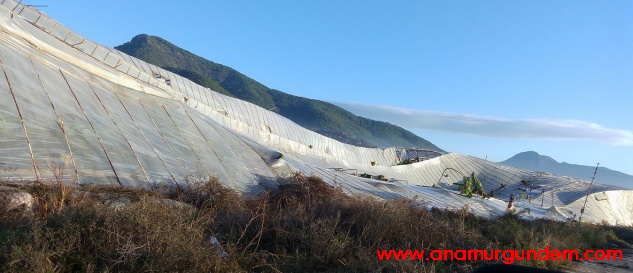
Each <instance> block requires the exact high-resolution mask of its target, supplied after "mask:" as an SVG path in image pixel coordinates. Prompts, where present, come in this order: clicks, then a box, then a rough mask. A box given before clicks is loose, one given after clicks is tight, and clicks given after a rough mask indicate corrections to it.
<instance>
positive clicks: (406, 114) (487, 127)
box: [334, 102, 633, 146]
mask: <svg viewBox="0 0 633 273" xmlns="http://www.w3.org/2000/svg"><path fill="white" fill-rule="evenodd" d="M334 104H336V105H338V106H340V107H343V108H345V109H347V110H348V111H350V112H352V113H354V114H356V115H359V116H363V117H367V118H371V119H376V120H382V121H386V122H389V123H392V124H395V125H398V126H401V127H404V128H408V129H426V130H434V131H441V132H448V133H460V134H470V135H478V136H484V137H493V138H523V139H544V140H587V141H594V142H600V143H608V144H612V145H618V146H633V131H626V130H618V129H611V128H606V127H603V126H601V125H599V124H595V123H589V122H585V121H579V120H560V119H506V118H498V117H486V116H476V115H468V114H455V113H442V112H431V111H420V110H410V109H403V108H397V107H391V106H380V105H370V104H363V103H355V102H335V103H334Z"/></svg>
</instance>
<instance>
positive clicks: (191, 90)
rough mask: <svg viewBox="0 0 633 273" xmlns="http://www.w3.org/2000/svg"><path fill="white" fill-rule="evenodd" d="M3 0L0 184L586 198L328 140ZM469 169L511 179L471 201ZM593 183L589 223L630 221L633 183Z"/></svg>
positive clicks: (465, 201)
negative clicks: (292, 181) (294, 185)
mask: <svg viewBox="0 0 633 273" xmlns="http://www.w3.org/2000/svg"><path fill="white" fill-rule="evenodd" d="M0 1H2V3H1V4H0V32H1V36H0V68H1V70H2V73H0V179H3V180H16V181H33V180H47V179H62V180H63V181H64V182H65V183H68V184H89V183H97V184H103V185H108V184H109V185H121V186H132V187H148V186H151V185H154V184H162V183H186V182H187V181H192V180H196V181H200V180H205V179H208V178H209V177H217V178H219V180H220V181H221V182H222V183H224V184H225V185H227V186H230V187H232V188H234V189H237V190H239V191H241V192H244V193H248V194H254V193H258V192H261V191H262V190H265V189H272V188H274V187H276V185H278V182H277V181H278V180H279V181H281V180H280V179H283V178H286V177H290V176H292V175H293V173H295V172H301V173H304V174H307V175H317V176H320V177H322V178H323V179H324V180H325V181H326V182H328V183H330V184H332V185H335V186H339V187H342V188H343V189H344V190H345V191H347V192H350V193H366V194H372V195H375V196H378V197H380V198H386V199H390V198H411V199H414V200H416V201H418V202H419V204H420V205H421V206H426V207H439V208H453V209H460V208H463V207H467V208H468V209H469V210H470V211H472V212H473V213H475V214H478V215H481V216H485V217H494V216H498V215H501V214H503V213H505V212H506V207H507V200H508V199H509V197H510V195H511V194H514V195H515V196H516V201H515V206H516V208H517V210H519V211H524V212H525V213H524V214H522V215H523V216H524V217H527V218H552V219H558V220H565V219H574V218H575V219H577V218H578V217H579V216H580V210H581V208H582V207H583V206H584V203H585V198H586V196H587V193H588V192H587V190H588V183H587V182H586V181H578V180H574V179H570V178H566V177H558V176H554V175H550V174H544V173H537V172H532V171H527V170H521V169H516V168H510V167H506V166H501V165H498V164H495V163H492V162H488V161H485V160H481V159H478V158H474V157H469V156H462V155H458V154H447V155H442V156H440V157H436V158H433V159H429V160H425V161H422V162H419V163H414V164H410V165H400V166H397V163H398V162H400V158H399V157H398V153H399V152H401V151H400V150H399V149H396V148H389V149H371V148H362V147H356V146H353V145H348V144H344V143H341V142H339V141H336V140H333V139H330V138H327V137H324V136H322V135H319V134H316V133H314V132H312V131H309V130H306V129H305V128H302V127H300V126H299V125H297V124H295V123H293V122H292V121H290V120H288V119H287V118H285V117H282V116H280V115H277V114H275V113H273V112H270V111H268V110H266V109H263V108H261V107H259V106H256V105H254V104H251V103H249V102H245V101H241V100H238V99H235V98H232V97H228V96H225V95H222V94H219V93H217V92H214V91H212V90H209V89H208V88H204V87H201V86H199V85H197V84H195V83H193V82H191V81H190V80H188V79H185V78H183V77H180V76H178V75H175V74H174V73H171V72H169V71H166V70H164V69H162V68H159V67H156V66H154V65H151V64H148V63H145V62H143V61H141V60H138V59H136V58H134V57H131V56H128V55H126V54H124V53H122V52H119V51H117V50H115V49H111V48H107V47H104V46H101V45H98V44H96V43H94V42H92V41H90V40H88V39H86V38H84V37H82V36H81V35H78V34H76V33H74V32H73V31H71V30H69V29H68V28H66V27H64V26H62V25H60V24H59V23H57V22H56V21H54V20H52V19H51V18H49V17H47V16H46V15H44V14H42V13H40V12H39V11H37V10H36V9H33V8H32V7H27V6H24V5H22V4H20V3H18V2H16V1H14V0H0ZM470 173H475V174H476V175H477V176H478V177H479V178H480V179H481V180H482V181H483V186H484V188H485V189H486V190H487V191H490V190H491V189H494V188H499V187H500V185H501V183H505V184H506V185H507V186H506V187H505V188H503V189H501V190H499V191H498V192H497V193H496V195H495V197H493V198H487V199H482V198H479V197H473V198H466V197H464V196H461V195H459V193H458V192H457V188H456V187H455V186H454V185H453V183H455V182H459V181H461V180H462V177H463V176H464V175H469V174H470ZM360 174H365V175H367V176H373V177H378V176H382V177H384V178H386V180H387V181H378V180H374V179H369V178H361V177H359V176H358V175H360ZM522 181H526V182H522ZM433 186H435V187H433ZM592 192H593V193H592V194H591V195H589V197H588V199H587V204H586V210H585V213H584V215H583V218H582V219H583V221H590V222H595V223H600V222H608V223H611V224H620V225H632V224H633V215H632V211H633V195H632V194H633V192H632V191H629V190H622V189H620V188H617V187H614V186H606V185H594V187H593V191H592Z"/></svg>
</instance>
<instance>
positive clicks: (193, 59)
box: [115, 34, 444, 152]
mask: <svg viewBox="0 0 633 273" xmlns="http://www.w3.org/2000/svg"><path fill="white" fill-rule="evenodd" d="M115 48H116V49H117V50H119V51H121V52H124V53H126V54H128V55H130V56H133V57H136V58H139V59H141V60H143V61H146V62H148V63H152V64H154V65H156V66H159V67H162V68H164V69H166V70H169V71H171V72H174V73H176V74H178V75H180V76H183V77H185V78H188V79H190V80H192V81H193V82H195V83H197V84H200V85H201V86H204V87H208V88H210V89H212V90H214V91H217V92H219V93H222V94H225V95H230V96H233V97H236V98H239V99H242V100H245V101H248V102H251V103H254V104H256V105H259V106H261V107H263V108H266V109H270V110H271V111H274V112H276V113H278V114H280V115H282V116H284V117H286V118H289V119H290V120H292V121H294V122H295V123H297V124H299V125H300V126H302V127H304V128H307V129H309V130H312V131H315V132H317V133H320V134H322V135H325V136H328V137H331V138H334V139H336V140H339V141H341V142H344V143H348V144H353V145H357V146H363V147H389V146H396V147H406V148H412V147H415V148H420V149H431V150H436V151H441V152H444V150H442V149H441V148H439V147H437V146H436V145H435V144H433V143H431V142H430V141H428V140H426V139H424V138H422V137H419V136H417V135H415V134H413V133H411V132H410V131H407V130H405V129H403V128H401V127H398V126H396V125H393V124H390V123H388V122H381V121H376V120H371V119H368V118H364V117H360V116H356V115H354V114H352V113H351V112H349V111H347V110H345V109H343V108H341V107H339V106H336V105H334V104H332V103H328V102H323V101H319V100H314V99H309V98H304V97H300V96H295V95H292V94H288V93H284V92H282V91H280V90H276V89H271V88H268V87H267V86H265V85H263V84H261V83H259V82H258V81H256V80H254V79H252V78H250V77H248V76H246V75H244V74H242V73H240V72H239V71H237V70H235V69H233V68H231V67H228V66H225V65H222V64H218V63H215V62H213V61H210V60H207V59H204V58H203V57H200V56H198V55H195V54H194V53H192V52H189V51H187V50H185V49H182V48H180V47H178V46H176V45H174V44H172V43H170V42H169V41H167V40H165V39H162V38H160V37H157V36H150V35H147V34H140V35H137V36H135V37H134V38H132V39H131V40H130V41H129V42H126V43H124V44H122V45H119V46H117V47H115Z"/></svg>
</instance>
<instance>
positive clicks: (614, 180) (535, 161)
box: [499, 151, 633, 189]
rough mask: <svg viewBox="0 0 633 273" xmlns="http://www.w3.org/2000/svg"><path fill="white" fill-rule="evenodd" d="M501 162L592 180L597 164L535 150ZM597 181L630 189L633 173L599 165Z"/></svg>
mask: <svg viewBox="0 0 633 273" xmlns="http://www.w3.org/2000/svg"><path fill="white" fill-rule="evenodd" d="M499 163H500V164H503V165H507V166H512V167H517V168H521V169H528V170H533V171H540V172H548V173H552V174H556V175H563V176H569V177H573V178H576V179H581V180H586V181H591V179H592V177H593V173H594V170H595V166H586V165H579V164H570V163H567V162H558V161H556V160H555V159H553V158H552V157H549V156H546V155H541V154H539V153H537V152H535V151H526V152H521V153H518V154H516V155H514V156H512V157H510V158H508V159H506V160H504V161H501V162H499ZM595 182H598V183H603V184H611V185H616V186H620V187H625V188H629V189H630V188H633V175H629V174H626V173H623V172H619V171H616V170H611V169H609V168H605V167H599V168H598V172H597V174H596V178H595Z"/></svg>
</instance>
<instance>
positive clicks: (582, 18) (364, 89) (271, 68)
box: [24, 0, 633, 174]
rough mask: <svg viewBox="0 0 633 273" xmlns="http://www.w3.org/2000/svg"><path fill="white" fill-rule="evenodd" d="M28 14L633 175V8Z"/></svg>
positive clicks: (287, 6)
mask: <svg viewBox="0 0 633 273" xmlns="http://www.w3.org/2000/svg"><path fill="white" fill-rule="evenodd" d="M24 2H25V3H27V4H47V5H49V6H48V7H45V8H40V9H41V10H42V11H44V12H45V13H47V14H49V15H50V16H51V17H53V18H54V19H56V20H57V21H59V22H60V23H62V24H64V25H66V26H67V27H69V28H71V29H73V30H75V31H76V32H78V33H80V34H82V35H84V36H86V37H88V38H89V39H91V40H93V41H95V42H98V43H101V44H103V45H106V46H111V47H113V46H116V45H119V44H122V43H124V42H126V41H129V40H130V39H131V38H132V37H133V36H135V35H137V34H141V33H145V34H150V35H156V36H160V37H162V38H165V39H167V40H169V41H171V42H173V43H174V44H176V45H178V46H180V47H182V48H185V49H187V50H189V51H191V52H193V53H195V54H198V55H200V56H202V57H205V58H207V59H210V60H212V61H215V62H217V63H221V64H224V65H228V66H230V67H233V68H235V69H237V70H238V71H240V72H242V73H244V74H245V75H248V76H250V77H252V78H254V79H256V80H258V81H260V82H261V83H263V84H265V85H267V86H268V87H270V88H275V89H278V90H282V91H284V92H287V93H291V94H295V95H300V96H305V97H310V98H315V99H320V100H325V101H330V102H333V103H336V104H338V105H341V106H343V107H345V108H347V109H349V110H351V111H352V112H354V113H358V114H361V115H364V116H367V117H370V118H374V119H380V120H385V121H388V122H391V123H394V124H397V125H401V126H403V127H405V128H407V129H410V130H411V131H413V132H414V133H416V134H418V135H420V136H422V137H424V138H426V139H428V140H430V141H432V142H433V143H435V144H436V145H438V146H440V147H442V148H443V149H445V150H448V151H454V152H459V153H463V154H470V155H474V156H478V157H482V158H485V157H487V158H488V159H489V160H493V161H501V160H504V159H506V158H508V157H510V156H512V155H514V154H516V153H518V152H522V151H528V150H534V151H537V152H539V153H541V154H545V155H549V156H552V157H553V158H555V159H556V160H558V161H565V162H569V163H576V164H584V165H595V164H596V163H597V162H600V163H601V165H602V166H605V167H608V168H612V169H615V170H619V171H622V172H625V173H628V174H633V2H632V1H617V0H616V1H389V2H387V1H182V2H174V1H155V0H154V1H144V0H135V1H120V0H116V1H79V0H75V1H70V0H56V1H49V2H47V1H38V2H35V1H24Z"/></svg>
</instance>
